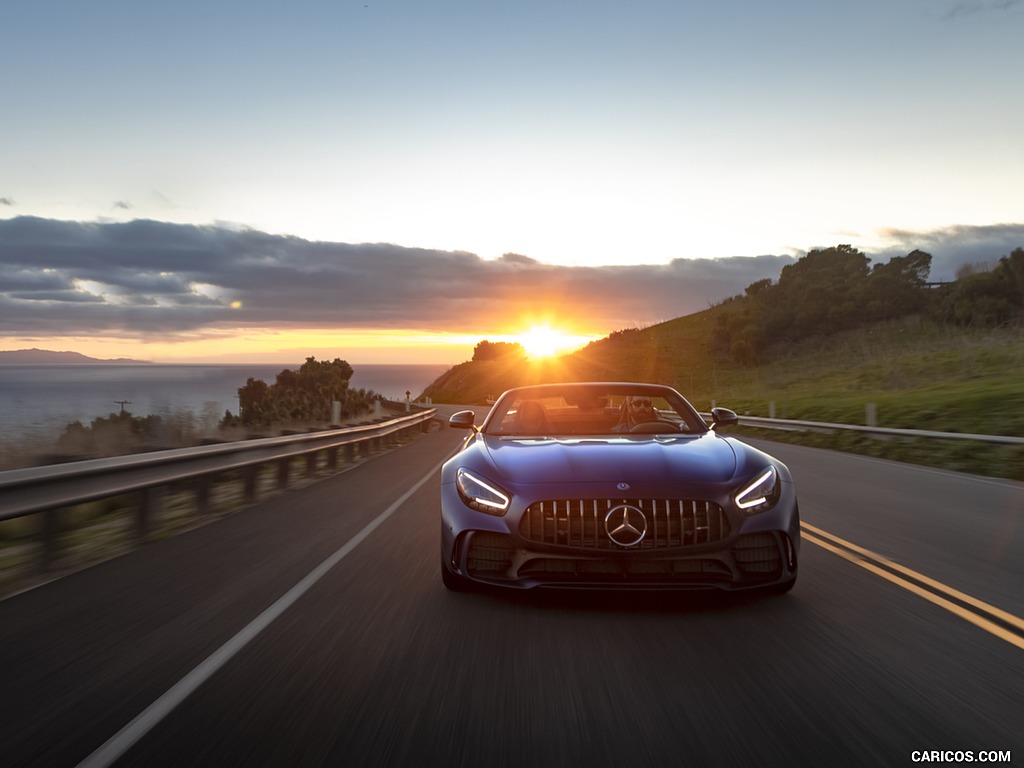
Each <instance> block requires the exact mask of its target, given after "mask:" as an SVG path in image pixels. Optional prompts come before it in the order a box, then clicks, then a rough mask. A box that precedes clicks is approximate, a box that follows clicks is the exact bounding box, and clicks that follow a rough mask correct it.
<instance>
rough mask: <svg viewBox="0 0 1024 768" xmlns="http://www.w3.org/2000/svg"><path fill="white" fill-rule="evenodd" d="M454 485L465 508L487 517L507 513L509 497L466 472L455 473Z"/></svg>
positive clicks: (462, 470)
mask: <svg viewBox="0 0 1024 768" xmlns="http://www.w3.org/2000/svg"><path fill="white" fill-rule="evenodd" d="M455 485H456V486H457V487H458V489H459V495H460V496H462V500H463V501H464V502H465V504H466V506H467V507H470V508H472V509H475V510H477V511H478V512H486V513H487V514H488V515H504V514H505V512H506V511H508V506H509V504H510V503H511V499H510V498H509V495H508V494H507V493H505V492H504V491H503V490H501V489H500V488H498V487H497V486H495V485H493V484H491V483H487V482H485V481H483V480H481V479H480V478H479V477H477V476H476V475H474V474H473V473H472V472H469V471H468V470H465V469H460V470H459V471H458V473H456V475H455Z"/></svg>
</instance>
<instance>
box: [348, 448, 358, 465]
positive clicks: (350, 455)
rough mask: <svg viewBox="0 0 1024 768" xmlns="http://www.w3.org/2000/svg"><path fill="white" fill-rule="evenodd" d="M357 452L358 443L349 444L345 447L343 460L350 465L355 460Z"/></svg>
mask: <svg viewBox="0 0 1024 768" xmlns="http://www.w3.org/2000/svg"><path fill="white" fill-rule="evenodd" d="M358 450H359V444H358V443H349V444H348V445H346V446H345V460H346V461H347V462H348V463H349V464H351V463H352V462H354V461H355V460H356V452H357V451H358Z"/></svg>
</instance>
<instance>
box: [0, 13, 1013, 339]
mask: <svg viewBox="0 0 1024 768" xmlns="http://www.w3.org/2000/svg"><path fill="white" fill-rule="evenodd" d="M1022 25H1024V2H1021V1H1020V0H998V1H997V0H864V2H860V3H856V4H852V3H849V4H840V5H836V4H822V3H817V2H810V0H794V1H793V2H786V3H782V4H778V3H776V4H765V3H757V2H753V0H737V2H732V3H718V4H712V3H706V4H696V3H680V2H675V1H673V2H669V1H668V0H641V1H640V2H635V3H625V4H624V3H608V2H603V1H602V2H595V3H587V4H582V3H569V2H560V1H559V0H554V2H550V1H549V2H544V3H540V2H533V0H525V1H524V2H520V3H515V4H506V5H499V6H495V5H493V4H480V3H473V2H468V0H440V1H439V2H437V3H430V4H423V3H413V2H410V0H380V1H379V2H371V3H363V2H352V3H349V2H332V3H326V2H318V1H314V0H299V2H295V3H288V4H274V3H270V4H268V3H262V4H256V5H253V4H251V3H246V4H244V5H243V4H241V3H237V2H233V1H228V2H221V3H216V4H212V5H211V4H208V3H202V4H200V3H197V2H195V1H194V0H182V2H179V3H176V4H173V5H166V4H142V5H139V4H128V3H124V2H121V0H101V2H97V3H89V4H82V3H74V2H70V0H54V2H51V3H43V4H38V3H36V4H32V3H23V4H20V5H17V6H14V7H12V8H10V9H7V11H6V13H5V18H4V24H3V25H0V62H2V64H3V66H4V71H5V73H7V75H8V79H7V80H6V82H5V90H4V105H5V119H4V121H3V122H2V124H0V142H2V146H3V147H4V151H3V153H0V224H5V225H6V227H5V228H4V230H3V235H2V237H0V269H3V270H4V271H3V275H2V276H3V280H4V282H2V283H0V294H3V299H2V301H3V303H2V304H0V316H2V317H3V318H4V320H5V322H4V325H3V327H2V328H0V346H2V347H5V348H17V347H18V346H22V345H24V344H26V343H28V344H29V346H31V345H33V344H32V343H29V342H38V344H34V345H42V344H48V343H49V342H47V341H46V340H47V339H51V340H53V343H57V341H59V340H60V339H67V340H71V339H83V338H88V339H93V340H94V342H93V343H96V344H99V343H103V344H122V346H123V348H124V349H129V348H131V349H136V351H135V352H134V353H133V354H134V355H136V356H145V357H154V358H164V357H167V356H169V357H173V358H178V357H179V355H180V357H182V358H187V357H189V355H190V354H193V353H192V352H189V351H188V350H189V349H192V350H194V351H195V354H199V353H200V350H202V352H201V354H203V355H207V354H209V355H216V354H243V353H244V354H250V353H251V354H273V349H271V348H270V347H271V346H273V345H275V344H278V343H281V344H283V345H284V346H283V347H280V349H291V348H292V346H291V345H292V344H293V340H294V345H295V348H304V347H306V346H307V345H308V344H312V343H313V341H314V337H315V336H316V335H317V334H320V333H326V334H329V338H330V339H331V342H330V343H329V344H328V345H327V346H329V347H331V348H334V347H335V343H336V342H338V341H345V343H346V344H347V345H348V346H349V347H352V348H353V349H355V348H359V349H361V350H366V351H367V353H369V350H371V349H376V348H377V345H378V343H380V344H384V343H390V341H392V340H394V337H393V336H392V334H395V333H398V334H409V338H412V336H413V335H415V334H418V333H419V334H429V337H430V339H432V340H433V341H437V342H438V344H440V345H441V346H442V347H445V346H450V348H449V349H448V350H447V351H445V352H444V353H443V354H444V355H455V356H456V357H458V359H462V358H461V357H460V355H462V354H463V353H464V350H465V348H466V347H465V343H464V341H463V340H461V339H460V340H459V341H458V343H456V344H454V345H448V344H447V341H450V340H452V339H455V338H458V336H459V334H461V333H467V334H469V335H477V334H479V333H491V334H499V333H506V334H516V333H522V332H525V330H526V329H528V328H529V327H530V324H531V323H533V324H536V323H544V322H548V320H546V319H545V318H538V317H534V315H537V314H538V313H539V312H540V311H541V310H542V309H547V310H549V311H550V310H551V309H552V308H554V309H555V311H556V314H557V315H558V318H557V322H556V323H555V324H556V325H563V324H564V326H565V327H564V330H565V331H566V332H569V333H576V334H580V335H581V336H584V337H588V336H590V335H593V334H605V333H607V332H609V331H611V330H615V329H617V328H621V327H625V326H632V325H638V324H644V323H650V322H656V321H659V320H664V319H669V318H670V317H674V316H678V315H679V314H682V313H685V312H689V311H695V310H696V309H702V308H704V307H706V306H707V305H708V304H709V303H713V302H714V301H718V300H721V299H723V298H725V297H726V296H728V295H732V294H734V293H737V292H740V291H742V289H743V287H745V285H746V284H748V283H749V282H752V281H753V280H757V279H761V278H764V277H775V276H777V274H778V271H779V269H780V268H781V265H782V264H784V263H786V261H787V260H791V259H793V258H794V257H798V256H800V255H802V254H803V253H805V252H806V251H807V250H809V249H812V248H817V247H829V246H832V245H835V244H838V243H851V244H852V245H854V246H855V247H858V248H861V249H862V250H864V251H865V252H867V253H868V254H869V255H871V256H872V257H873V258H888V257H889V256H891V255H893V254H905V253H907V252H908V251H909V250H912V249H913V248H916V247H922V248H924V249H925V250H929V251H930V252H931V253H933V255H934V257H935V270H934V271H936V272H938V274H936V275H935V276H936V277H937V279H943V278H946V277H948V276H951V274H952V272H953V271H954V270H955V268H956V267H957V266H958V264H957V261H961V262H962V261H963V260H967V261H984V260H989V261H992V260H997V259H998V258H999V257H1000V256H1001V255H1004V254H1005V253H1008V252H1009V251H1010V250H1012V248H1014V247H1019V246H1021V245H1022V244H1024V240H1022V239H1021V238H1020V230H1021V225H1022V224H1024V213H1022V211H1024V208H1022V205H1021V195H1020V190H1021V189H1022V188H1024V144H1022V142H1021V141H1020V136H1019V126H1020V125H1021V124H1024V102H1022V100H1021V99H1020V98H1019V97H1018V96H1017V94H1018V92H1019V82H1018V81H1019V73H1020V72H1021V71H1024V48H1022V46H1020V44H1019V33H1020V29H1021V28H1022ZM136 220H140V221H138V222H137V223H135V224H131V225H129V222H132V221H136ZM19 222H20V223H19ZM82 223H88V226H84V225H82V226H81V227H79V228H76V227H78V226H79V225H80V224H82ZM105 224H123V225H125V226H124V228H123V229H113V228H105V227H104V226H103V225H105ZM12 228H13V230H16V231H17V232H18V233H20V234H18V237H22V236H24V237H28V238H29V240H31V243H30V247H31V249H32V253H33V254H36V256H37V257H38V258H41V259H42V260H38V259H37V261H35V262H31V263H29V262H24V261H23V260H22V258H21V254H22V251H21V250H19V249H21V248H22V247H23V246H24V247H29V241H28V240H25V241H21V240H19V241H12V240H10V239H6V238H8V237H9V236H10V234H11V232H12V231H13V230H12ZM28 230H31V232H28V233H27V234H26V232H27V231H28ZM33 238H34V239H33ZM53 238H58V239H57V240H54V239H53ZM59 238H64V239H63V240H61V239H59ZM110 238H114V241H116V242H114V245H116V246H117V247H107V246H108V245H111V242H112V241H111V240H110ZM118 238H121V239H120V240H118ZM146 238H149V239H148V240H147V239H146ZM361 244H374V245H361ZM385 244H390V245H385ZM100 245H102V246H103V247H102V248H99V246H100ZM250 246H251V247H250ZM39 254H45V256H44V257H43V256H39ZM505 254H521V255H522V256H521V257H515V258H508V257H504V258H503V256H504V255H505ZM517 259H518V260H517ZM744 259H745V260H744ZM719 260H720V261H721V264H719V265H717V266H715V265H714V263H715V262H717V261H719ZM570 268H578V269H579V271H573V270H572V269H570ZM942 269H945V270H946V273H945V274H943V273H941V271H940V270H942ZM47 270H49V271H47ZM384 278H387V279H388V280H390V281H391V284H390V290H388V291H387V292H386V293H385V292H384V291H383V290H382V280H383V279H384ZM399 282H401V283H402V285H401V286H398V285H397V283H399ZM405 283H408V285H406V284H405ZM271 286H273V287H274V289H273V290H272V289H271ZM474 292H475V293H474ZM480 292H482V293H483V294H484V295H488V296H489V297H490V298H491V302H492V303H491V304H490V305H489V306H488V308H487V310H486V311H482V310H481V309H480V305H477V306H476V307H475V308H471V307H470V305H471V304H472V300H471V297H472V296H473V295H478V294H479V293H480ZM328 294H331V295H334V296H335V297H336V301H335V302H334V303H332V302H331V301H330V300H329V298H328ZM186 309H187V311H186ZM72 310H74V311H72ZM551 322H554V321H551ZM256 328H259V329H262V330H260V331H259V332H258V333H257V332H256V331H255V330H254V329H256ZM378 332H379V333H382V334H384V335H382V336H378V337H373V333H378ZM236 334H242V335H239V336H236ZM274 334H279V335H280V336H275V335H274ZM296 334H298V337H296ZM371 338H373V339H374V341H373V342H370V341H369V340H370V339H371ZM346 340H347V341H346ZM433 341H432V342H431V344H426V343H425V342H423V341H422V338H421V340H420V341H417V342H415V343H409V344H407V345H406V348H407V349H408V350H410V354H412V353H413V351H415V352H416V353H417V354H425V353H424V350H425V349H426V347H427V346H431V345H433ZM142 342H144V343H145V344H146V345H148V347H146V348H147V349H148V350H149V354H145V353H144V352H143V351H142V349H141V348H136V347H137V345H138V344H139V343H142ZM364 342H365V346H361V345H363V344H364ZM69 343H70V341H69ZM165 345H166V346H165ZM76 348H77V347H76ZM470 349H471V347H470ZM217 350H219V351H217ZM456 350H460V351H459V352H456ZM82 351H85V350H84V349H83V350H82ZM289 354H290V353H289ZM374 354H377V352H375V353H374ZM439 354H442V353H440V352H439ZM402 355H404V353H400V354H399V357H400V358H401V357H402ZM446 359H447V358H446Z"/></svg>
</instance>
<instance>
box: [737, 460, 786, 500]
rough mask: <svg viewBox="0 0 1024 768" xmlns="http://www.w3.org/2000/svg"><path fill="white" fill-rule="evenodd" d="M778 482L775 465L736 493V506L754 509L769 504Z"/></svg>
mask: <svg viewBox="0 0 1024 768" xmlns="http://www.w3.org/2000/svg"><path fill="white" fill-rule="evenodd" d="M777 482H778V477H777V476H776V473H775V467H768V469H766V470H765V471H764V472H762V473H761V474H760V475H758V476H757V478H756V479H755V480H754V481H753V482H752V483H750V485H748V486H747V487H746V488H744V489H743V490H742V491H740V492H739V493H737V494H736V506H737V507H739V508H740V509H752V508H753V507H759V506H761V505H762V504H767V503H768V497H769V496H770V495H771V494H772V491H774V490H775V484H776V483H777Z"/></svg>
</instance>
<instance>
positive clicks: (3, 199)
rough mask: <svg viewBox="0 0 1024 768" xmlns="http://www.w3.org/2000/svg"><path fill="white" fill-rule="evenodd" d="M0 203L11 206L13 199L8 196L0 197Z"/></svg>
mask: <svg viewBox="0 0 1024 768" xmlns="http://www.w3.org/2000/svg"><path fill="white" fill-rule="evenodd" d="M0 205H7V206H13V205H14V200H12V199H11V198H9V197H0Z"/></svg>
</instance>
